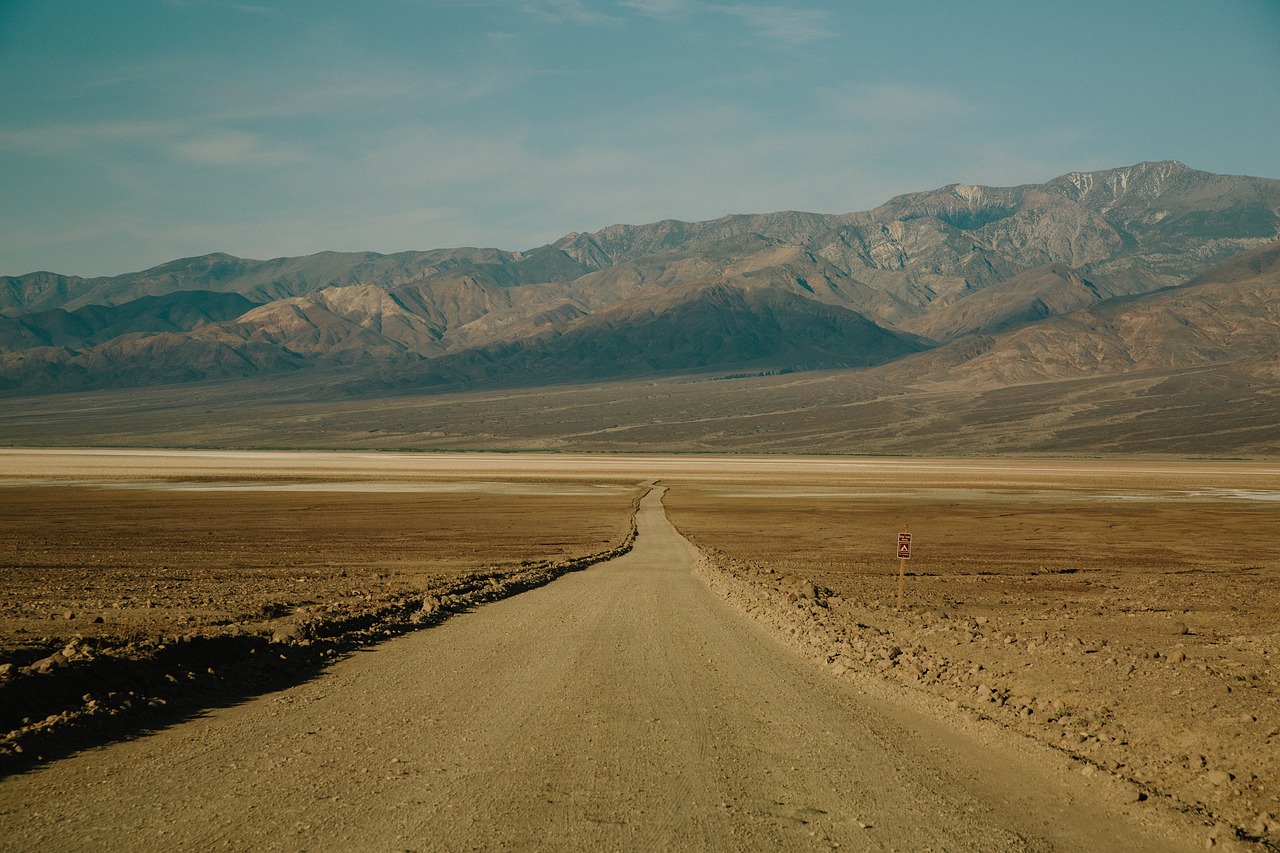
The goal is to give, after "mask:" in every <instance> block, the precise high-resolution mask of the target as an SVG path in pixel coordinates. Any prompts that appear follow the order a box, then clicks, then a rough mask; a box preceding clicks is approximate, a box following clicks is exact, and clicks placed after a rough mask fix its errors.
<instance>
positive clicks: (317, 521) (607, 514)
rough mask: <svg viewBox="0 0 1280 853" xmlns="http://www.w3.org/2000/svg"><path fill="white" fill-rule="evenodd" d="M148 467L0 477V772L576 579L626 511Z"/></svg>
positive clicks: (609, 490)
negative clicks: (77, 733)
mask: <svg viewBox="0 0 1280 853" xmlns="http://www.w3.org/2000/svg"><path fill="white" fill-rule="evenodd" d="M131 458H135V461H136V457H131ZM167 458H168V457H162V458H160V459H159V460H157V459H154V458H153V459H151V460H150V464H149V465H147V466H144V467H143V468H138V467H137V466H136V465H135V466H134V469H133V472H132V474H131V479H127V480H124V479H120V478H119V476H118V475H119V474H120V471H119V470H118V469H116V468H114V467H113V464H112V462H113V460H112V459H111V458H110V457H109V456H105V457H104V456H88V457H85V456H77V457H72V458H70V459H68V458H65V457H64V458H63V459H62V460H61V461H62V462H63V463H64V467H62V468H59V466H58V465H57V464H56V463H55V464H53V465H51V466H44V468H43V471H44V473H43V474H42V475H40V476H34V475H33V473H32V472H31V471H29V470H26V469H24V468H23V465H22V460H21V459H12V458H11V459H9V460H7V461H8V462H9V464H8V466H7V469H6V470H5V472H4V473H5V474H8V475H10V476H9V477H7V478H6V479H5V483H6V485H3V486H0V577H2V578H3V581H4V582H3V586H2V587H0V696H4V697H6V698H5V701H3V702H0V706H3V707H4V710H3V711H2V712H0V729H2V730H3V731H2V732H0V762H7V761H8V760H18V761H19V762H20V763H29V762H30V761H31V760H36V754H38V753H39V752H41V751H44V749H45V748H46V747H47V746H49V745H50V743H51V741H53V740H54V739H55V738H57V737H59V736H61V735H64V734H66V731H62V732H60V731H59V730H60V729H61V730H68V729H76V730H78V729H82V728H84V727H86V726H89V725H91V724H95V723H96V724H97V728H99V729H109V728H112V727H119V726H120V723H121V720H120V719H119V718H120V717H121V716H131V715H134V714H136V712H137V711H139V710H146V711H147V712H148V713H152V714H153V713H156V712H158V711H159V710H163V706H164V705H166V704H168V703H175V702H178V703H183V704H184V707H185V706H193V705H194V706H198V705H200V704H205V703H208V702H216V701H220V700H223V699H226V698H228V695H230V696H231V697H234V696H235V695H236V693H237V691H242V690H244V689H245V687H246V686H247V685H246V682H250V683H252V684H253V685H254V686H261V687H263V688H265V687H269V686H270V685H271V683H272V682H273V680H278V679H279V678H280V677H281V676H285V677H289V676H292V675H296V674H297V673H298V672H299V671H300V670H302V669H305V668H307V667H309V666H312V665H314V664H316V663H319V662H321V661H323V660H324V659H326V658H331V657H333V655H334V654H336V653H337V652H340V651H342V650H343V649H344V648H347V647H350V646H351V645H352V644H353V643H354V644H355V645H360V644H362V643H364V642H369V641H376V640H377V639H380V638H382V637H385V636H387V635H389V634H394V633H399V632H400V631H401V630H404V629H407V628H408V627H411V626H412V625H417V624H423V623H434V622H436V621H439V619H441V618H443V617H444V616H445V615H446V614H447V613H448V612H450V611H454V610H459V609H465V608H466V607H469V606H473V605H474V604H476V603H479V602H481V601H485V600H491V599H494V598H499V597H502V596H503V595H507V594H511V593H513V592H516V591H519V590H521V589H525V588H528V587H529V586H532V585H537V584H539V583H544V582H546V581H547V580H550V579H551V578H553V577H555V576H556V575H558V574H560V573H562V572H563V571H565V570H569V569H573V568H579V567H581V566H583V565H587V564H590V563H592V562H595V561H597V560H598V559H602V558H604V557H605V556H607V555H610V554H612V553H614V552H615V551H616V550H617V549H618V548H620V547H625V544H626V542H627V540H628V538H629V535H630V529H631V528H630V525H631V515H632V512H633V509H634V502H635V501H636V499H637V498H638V496H639V495H640V494H641V491H640V490H639V489H637V487H636V485H635V484H634V483H631V484H619V483H609V482H598V483H594V484H586V485H584V484H565V483H560V484H557V483H542V484H535V483H531V482H520V481H512V482H505V483H503V482H485V481H479V482H468V483H463V482H459V481H452V482H451V481H450V480H449V477H448V475H447V473H445V474H441V475H438V476H437V478H436V479H435V480H433V481H431V482H424V481H422V480H420V479H419V480H417V481H414V480H412V479H405V478H404V477H401V478H400V479H399V480H396V479H394V478H381V479H379V480H377V481H370V480H368V479H365V480H354V479H352V476H353V473H354V472H353V471H351V470H345V469H344V466H342V465H340V464H339V465H338V466H337V467H336V468H334V467H332V466H331V467H330V468H329V469H328V470H326V467H325V466H322V465H317V466H314V467H310V468H309V469H308V470H303V471H296V470H295V471H291V472H289V473H288V474H287V475H284V476H282V472H271V471H269V470H262V469H259V470H257V471H256V473H255V472H254V471H250V470H246V471H242V472H234V471H233V479H227V478H225V477H224V478H219V477H216V476H212V475H210V473H209V471H208V470H207V468H205V467H202V466H201V465H200V464H199V463H198V462H197V463H195V464H189V465H188V466H187V467H186V468H183V469H173V468H172V467H168V466H166V465H165V464H164V462H165V460H166V459H167ZM115 461H118V460H115ZM228 461H229V460H226V459H222V460H220V462H221V464H222V465H223V467H224V468H231V467H232V466H229V465H228V464H227V463H228ZM157 463H159V464H157ZM269 645H270V646H273V647H275V648H274V649H269V648H268V646H269ZM263 652H270V653H269V654H263V655H262V656H261V659H259V658H257V657H250V656H257V655H259V653H263ZM281 658H284V660H283V661H281V660H280V659H281ZM262 661H269V662H270V666H271V669H273V670H275V671H266V672H264V671H263V666H264V665H266V664H264V663H263V662H262ZM10 700H13V701H10ZM108 718H114V719H108ZM24 750H25V755H24V754H23V753H24ZM55 751H56V750H55Z"/></svg>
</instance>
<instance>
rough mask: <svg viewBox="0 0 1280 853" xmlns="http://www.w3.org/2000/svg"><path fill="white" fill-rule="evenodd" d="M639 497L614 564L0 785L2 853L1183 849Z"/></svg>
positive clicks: (656, 496) (658, 493) (657, 500)
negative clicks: (763, 589) (825, 665)
mask: <svg viewBox="0 0 1280 853" xmlns="http://www.w3.org/2000/svg"><path fill="white" fill-rule="evenodd" d="M661 498H662V490H661V489H660V488H655V489H654V490H652V491H651V492H650V493H649V494H648V496H647V497H646V498H645V499H644V500H643V501H642V503H641V506H640V510H639V514H638V517H637V525H638V529H639V537H638V539H637V542H636V547H635V549H634V550H633V551H632V552H631V553H630V554H628V555H627V556H625V557H622V558H620V559H617V560H614V561H612V562H609V563H604V564H600V565H598V566H596V567H593V568H591V569H588V570H586V571H583V572H579V573H576V574H571V575H567V576H565V577H563V578H561V579H559V580H557V581H555V582H554V583H552V584H550V585H548V586H545V587H543V588H540V589H536V590H533V591H530V592H527V593H524V594H521V595H518V596H516V597H514V598H510V599H507V600H504V601H500V602H496V603H493V604H489V605H486V606H484V607H482V608H480V609H478V610H475V611H473V612H469V613H466V614H462V615H459V616H456V617H454V618H452V619H450V620H448V621H447V622H445V623H444V624H442V625H440V626H438V627H435V628H431V629H430V630H423V631H418V632H416V633H413V634H410V635H407V636H404V637H401V638H398V639H395V640H392V641H389V642H386V643H384V644H382V645H381V646H378V647H376V648H374V649H372V650H369V651H364V652H360V653H357V654H354V655H352V656H350V657H348V658H347V659H345V660H343V661H340V662H339V663H337V664H335V665H334V666H332V667H330V668H329V669H327V670H326V671H325V672H324V673H323V674H321V675H319V676H318V677H316V678H314V679H312V680H310V681H308V682H306V683H303V684H301V685H299V686H295V687H293V688H290V689H288V690H284V691H280V692H277V693H273V694H269V695H266V696H262V697H259V698H256V699H254V700H252V701H248V702H246V703H244V704H241V705H238V706H233V707H227V708H220V709H215V710H212V711H209V712H208V713H207V714H206V715H204V716H201V717H198V718H196V719H193V720H189V721H186V722H183V723H181V724H177V725H174V726H172V727H170V728H168V729H165V730H162V731H160V732H158V733H155V734H152V735H149V736H145V737H140V738H137V739H134V740H130V741H125V742H119V743H115V744H111V745H109V746H106V747H103V748H99V749H95V750H91V751H87V752H84V753H80V754H78V755H75V756H73V757H71V758H68V759H65V760H61V761H56V762H53V763H51V764H49V765H47V766H45V767H44V768H42V769H39V770H37V771H33V772H29V773H25V774H21V775H17V776H13V777H10V778H8V779H6V780H3V781H0V848H3V849H10V850H42V851H49V850H64V849H77V850H81V849H96V850H105V849H132V850H204V849H215V850H216V849H224V848H226V849H254V850H270V849H287V850H297V849H307V850H472V849H475V850H501V849H519V850H535V849H536V850H548V851H559V850H667V849H675V850H680V849H698V850H703V849H705V850H815V849H816V850H821V849H834V848H839V849H841V850H902V851H907V850H911V851H924V850H935V851H941V850H993V851H994V850H1035V851H1042V850H1160V851H1168V850H1177V849H1180V848H1181V847H1183V846H1186V847H1188V848H1189V847H1190V838H1189V837H1188V836H1183V837H1182V838H1181V840H1180V839H1178V838H1177V837H1171V836H1170V835H1169V834H1168V832H1169V830H1168V829H1167V828H1163V829H1162V827H1164V826H1165V825H1164V824H1154V823H1152V824H1148V823H1143V822H1141V821H1139V820H1138V818H1136V817H1134V816H1133V815H1132V814H1131V813H1130V814H1129V815H1128V816H1126V813H1125V810H1124V809H1122V808H1120V807H1119V806H1118V805H1116V804H1114V803H1112V802H1110V801H1109V800H1108V799H1107V798H1106V796H1105V795H1104V794H1102V793H1100V791H1099V790H1097V789H1096V788H1091V787H1089V786H1088V785H1087V784H1086V782H1087V780H1084V779H1082V778H1080V776H1079V774H1068V773H1067V772H1066V770H1065V769H1064V766H1065V763H1066V762H1065V759H1063V760H1062V761H1060V762H1053V761H1047V760H1045V758H1044V757H1043V755H1041V754H1040V753H1037V752H1034V751H1032V750H1029V748H1028V747H1026V746H1025V745H1018V744H1015V743H1012V742H1010V743H1008V744H1002V743H1000V742H993V741H992V739H990V738H988V739H986V740H983V739H981V738H979V737H977V736H976V735H974V734H969V733H965V732H963V731H961V730H960V729H957V728H955V727H952V726H948V725H946V724H944V723H941V722H939V721H937V720H936V719H935V718H933V717H930V716H927V715H925V714H923V713H920V712H919V711H917V710H912V709H911V708H910V707H909V706H907V705H898V704H894V703H892V702H889V701H888V700H886V699H884V698H880V699H877V698H874V697H873V696H871V695H865V694H863V693H861V692H860V691H859V689H858V686H857V685H858V681H857V679H853V678H836V677H834V676H832V675H830V674H829V673H827V672H825V671H823V670H820V669H819V668H817V667H816V666H814V665H813V664H812V663H809V662H807V661H805V660H803V659H801V658H800V657H798V656H797V655H795V654H794V653H793V652H791V651H789V650H788V649H787V648H786V647H785V646H784V645H783V644H781V643H780V642H779V641H778V640H777V639H776V638H775V637H773V636H772V635H770V634H769V633H767V632H766V631H765V629H764V628H762V627H760V626H759V625H757V624H756V623H754V622H752V621H751V620H750V619H749V618H748V617H746V616H745V615H743V614H741V613H740V612H739V611H737V610H735V609H734V608H732V607H731V606H730V605H728V604H726V603H725V602H723V601H722V600H721V599H719V598H718V597H716V596H715V595H714V594H713V593H712V592H710V591H709V590H708V588H707V587H706V586H705V584H704V583H702V582H701V581H700V580H699V579H698V577H697V576H696V575H695V574H694V573H693V561H694V559H695V551H694V549H693V547H692V546H691V545H689V543H688V542H687V541H686V540H684V539H683V538H682V537H681V536H680V535H679V533H678V532H677V531H676V530H675V529H674V528H673V527H672V526H671V525H670V523H669V522H668V521H667V519H666V516H665V514H664V512H663V508H662V503H661ZM1010 738H1013V736H1010ZM1042 752H1044V753H1046V754H1047V753H1048V751H1047V750H1042Z"/></svg>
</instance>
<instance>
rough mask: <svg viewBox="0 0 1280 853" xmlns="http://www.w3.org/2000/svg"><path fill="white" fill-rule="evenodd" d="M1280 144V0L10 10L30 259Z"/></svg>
mask: <svg viewBox="0 0 1280 853" xmlns="http://www.w3.org/2000/svg"><path fill="white" fill-rule="evenodd" d="M1278 140H1280V0H1220V2H1215V3H1205V2H1203V0H1194V2H1183V0H1150V1H1149V0H1129V2H1115V0H1107V2H1094V0H1075V2H1071V3H1027V2H1025V0H1016V1H1015V0H1009V2H982V1H981V0H971V2H963V3H962V2H957V1H956V0H949V1H948V2H943V0H934V2H929V0H915V2H913V0H902V1H901V2H891V3H890V2H882V1H880V2H864V0H839V2H819V0H801V1H800V2H794V3H781V2H746V1H745V0H725V2H704V0H364V2H361V3H351V2H346V0H343V2H328V0H280V2H276V0H256V2H224V0H30V2H28V0H0V275H18V274H23V273H28V272H32V271H36V270H50V271H54V272H59V273H64V274H74V275H82V276H96V275H115V274H120V273H124V272H130V271H136V270H141V269H145V268H148V267H151V266H154V265H157V264H160V263H163V262H165V261H169V260H173V259H176V258H180V257H191V256H195V255H201V254H205V253H209V252H215V251H221V252H228V253H230V254H233V255H237V256H240V257H247V258H257V259H267V258H273V257H281V256H291V255H305V254H311V253H313V252H319V251H325V250H334V251H376V252H383V253H390V252H397V251H407V250H414V249H431V248H440V247H449V246H493V247H498V248H503V249H511V250H514V249H529V248H533V247H536V246H540V245H543V244H545V243H549V242H552V241H554V240H556V239H558V238H559V237H561V236H563V235H564V234H566V233H568V232H572V231H594V230H597V229H599V228H602V227H604V226H606V225H610V224H614V223H629V224H643V223H647V222H654V221H657V220H660V219H682V220H703V219H714V218H717V217H720V216H724V215H727V214H732V213H767V212H772V211H777V210H805V211H813V212H820V213H848V212H852V211H859V210H869V209H871V208H874V207H876V206H877V205H879V204H881V203H883V202H885V201H886V200H888V199H889V198H891V197H892V196H894V195H897V194H900V193H905V192H914V191H920V190H928V189H933V188H936V187H940V186H943V185H946V184H950V183H972V184H987V185H994V186H1011V185H1017V184H1025V183H1040V182H1043V181H1046V180H1049V179H1051V178H1053V177H1056V176H1058V175H1060V174H1064V173H1066V172H1071V171H1083V170H1090V169H1101V168H1110V167H1116V166H1125V165H1131V164H1133V163H1137V162H1141V161H1144V160H1167V159H1173V160H1181V161H1182V162H1184V163H1186V164H1187V165H1189V166H1191V167H1193V168H1197V169H1203V170H1206V171H1211V172H1222V173H1230V174H1247V175H1254V176H1261V177H1271V178H1280V144H1278Z"/></svg>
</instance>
